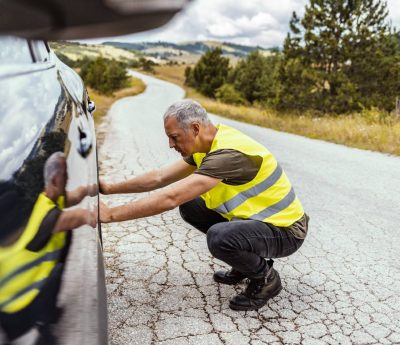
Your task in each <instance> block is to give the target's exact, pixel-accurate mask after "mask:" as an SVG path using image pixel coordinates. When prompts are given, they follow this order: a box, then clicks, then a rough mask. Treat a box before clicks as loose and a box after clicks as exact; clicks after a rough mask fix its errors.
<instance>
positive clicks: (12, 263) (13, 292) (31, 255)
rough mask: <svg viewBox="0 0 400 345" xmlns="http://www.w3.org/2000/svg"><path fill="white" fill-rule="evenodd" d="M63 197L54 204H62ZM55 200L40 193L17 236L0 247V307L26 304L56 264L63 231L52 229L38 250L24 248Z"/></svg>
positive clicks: (5, 309)
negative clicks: (8, 244) (13, 240)
mask: <svg viewBox="0 0 400 345" xmlns="http://www.w3.org/2000/svg"><path fill="white" fill-rule="evenodd" d="M63 199H64V198H62V197H61V198H59V200H57V204H58V206H59V207H63V206H64V205H63V204H64V200H63ZM55 206H56V204H55V203H54V202H53V201H52V200H50V199H49V198H47V196H46V195H45V194H44V193H41V194H40V195H39V197H38V199H37V200H36V203H35V205H34V207H33V209H32V212H31V215H30V217H29V220H28V223H27V225H26V227H25V229H24V232H23V233H22V234H21V236H20V237H19V239H18V240H17V241H16V242H15V243H13V244H12V245H11V246H8V247H0V311H2V312H4V313H15V312H18V311H20V310H22V309H23V308H25V307H27V306H28V305H29V304H30V303H31V302H32V301H33V300H34V299H35V298H36V296H37V295H38V294H39V291H40V288H41V287H42V286H43V284H45V283H46V281H47V278H48V277H49V275H50V274H51V272H52V271H53V269H54V267H55V266H56V264H57V262H58V260H59V258H60V255H61V253H62V251H63V248H64V246H65V239H66V235H65V233H64V232H59V233H55V234H53V235H52V236H51V238H50V239H49V241H48V243H47V244H46V245H45V246H44V248H42V249H41V250H40V251H38V252H32V251H30V250H27V249H26V246H27V245H28V243H30V242H31V241H32V239H33V238H34V237H35V236H36V234H37V232H38V230H39V227H40V225H41V223H42V221H43V219H44V217H45V216H46V215H47V214H48V213H49V211H50V210H51V209H53V208H54V207H55Z"/></svg>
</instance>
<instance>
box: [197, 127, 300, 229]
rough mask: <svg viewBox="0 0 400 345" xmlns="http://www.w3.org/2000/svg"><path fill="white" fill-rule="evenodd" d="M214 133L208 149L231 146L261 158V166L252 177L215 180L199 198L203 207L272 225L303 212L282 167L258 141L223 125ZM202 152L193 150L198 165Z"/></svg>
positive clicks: (293, 219)
mask: <svg viewBox="0 0 400 345" xmlns="http://www.w3.org/2000/svg"><path fill="white" fill-rule="evenodd" d="M217 128H218V132H217V134H216V136H215V138H214V140H213V142H212V145H211V149H210V152H213V151H216V150H221V149H232V150H237V151H239V152H242V153H244V154H246V155H248V156H259V157H262V163H261V167H260V169H259V171H258V173H257V175H256V176H255V177H254V179H253V180H251V181H250V182H247V183H245V184H242V185H238V186H232V185H228V184H225V183H223V182H220V183H218V184H217V185H216V186H215V187H214V188H212V189H211V190H210V191H208V192H207V193H205V194H203V195H202V196H201V197H202V198H203V199H204V201H205V203H206V206H207V208H209V209H211V210H214V211H216V212H218V213H219V214H221V215H222V216H223V217H225V218H227V219H228V220H233V219H253V220H259V221H263V222H266V223H270V224H273V225H275V226H281V227H287V226H290V225H292V224H293V223H294V222H296V221H297V220H299V219H300V218H301V217H302V216H303V215H304V210H303V207H302V205H301V203H300V201H299V199H298V198H297V196H296V194H295V192H294V189H293V187H292V185H291V183H290V181H289V179H288V178H287V176H286V174H285V172H284V171H283V169H282V167H281V166H280V165H279V164H278V162H277V161H276V159H275V158H274V156H273V155H272V154H271V153H270V152H269V151H268V150H267V149H266V148H265V147H264V146H263V145H261V144H259V143H258V142H256V141H255V140H253V139H251V138H250V137H248V136H247V135H245V134H243V133H241V132H239V131H238V130H236V129H234V128H231V127H229V126H226V125H222V124H219V125H217ZM205 155H206V154H205V153H195V154H194V155H193V159H194V161H195V162H196V165H197V167H200V165H201V163H202V161H203V158H204V157H205Z"/></svg>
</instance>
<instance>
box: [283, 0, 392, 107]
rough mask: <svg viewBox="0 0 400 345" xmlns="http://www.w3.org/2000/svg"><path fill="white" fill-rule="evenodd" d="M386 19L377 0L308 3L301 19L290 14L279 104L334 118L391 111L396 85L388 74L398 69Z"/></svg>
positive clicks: (313, 0) (384, 4)
mask: <svg viewBox="0 0 400 345" xmlns="http://www.w3.org/2000/svg"><path fill="white" fill-rule="evenodd" d="M387 14H388V11H387V6H386V2H383V1H381V0H310V2H309V5H307V6H306V10H305V14H304V17H303V19H302V20H300V19H299V18H298V17H297V15H296V13H293V15H292V19H291V21H290V31H291V32H290V33H289V34H288V36H287V38H286V40H285V43H284V50H283V60H282V64H281V66H280V68H279V81H280V88H279V92H278V97H277V101H278V105H279V106H280V107H284V108H312V109H316V110H319V111H322V112H335V113H343V112H348V111H352V110H360V109H361V108H363V107H372V106H378V107H381V108H384V109H389V108H390V107H393V104H394V95H395V94H396V93H398V92H399V90H400V81H399V80H398V79H397V80H394V79H395V78H394V76H390V73H394V75H398V72H397V70H398V69H399V68H400V67H399V64H398V61H399V60H398V54H397V53H396V49H397V48H396V45H397V43H396V40H395V39H393V37H394V36H393V32H392V29H391V27H390V25H389V24H388V23H387V22H386V19H387ZM388 80H390V85H391V90H385V87H384V85H385V84H386V82H387V81H388Z"/></svg>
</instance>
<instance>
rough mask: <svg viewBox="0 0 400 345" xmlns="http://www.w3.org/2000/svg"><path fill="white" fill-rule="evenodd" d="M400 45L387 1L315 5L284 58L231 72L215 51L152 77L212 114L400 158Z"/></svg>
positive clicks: (324, 0) (255, 60)
mask: <svg viewBox="0 0 400 345" xmlns="http://www.w3.org/2000/svg"><path fill="white" fill-rule="evenodd" d="M399 43H400V35H399V33H398V32H396V31H395V30H394V29H393V28H391V26H390V24H388V22H387V7H386V3H385V2H383V1H381V0H360V1H355V2H352V3H351V6H349V4H348V1H345V0H339V1H337V0H310V2H309V4H308V5H307V7H306V11H305V14H304V17H303V18H302V19H300V18H298V17H297V15H296V13H293V16H292V19H291V22H290V32H289V33H288V36H287V38H286V40H285V42H284V44H283V47H284V48H283V50H282V51H279V50H276V51H275V52H274V53H273V54H270V55H268V56H265V55H263V54H261V53H260V52H258V51H255V52H252V53H251V54H249V55H248V56H247V57H246V58H245V59H242V60H241V61H240V62H239V63H237V64H236V65H235V66H230V65H229V60H228V59H227V58H226V57H224V56H223V54H222V51H221V49H219V48H216V49H212V50H209V51H208V52H206V53H205V54H204V55H203V56H202V57H201V58H200V60H199V61H198V62H197V63H196V64H195V65H191V66H186V67H183V66H155V67H154V70H155V73H156V75H157V76H158V77H161V78H164V79H166V80H169V81H172V82H175V83H177V84H179V85H181V86H183V87H184V88H185V89H186V91H187V97H190V98H193V99H196V100H198V101H199V102H200V103H201V104H202V105H203V106H205V108H206V109H207V111H209V112H212V113H217V114H221V115H223V116H227V117H230V118H234V119H237V120H241V121H245V122H250V123H254V124H257V125H261V126H265V127H270V128H274V129H278V130H282V131H286V132H292V133H296V134H300V135H304V136H308V137H311V138H318V139H323V140H328V141H331V142H335V143H339V144H345V145H348V146H353V147H358V148H363V149H370V150H375V151H381V152H386V153H391V154H396V155H400V116H399V111H400V106H399V101H398V97H399V96H400V48H399Z"/></svg>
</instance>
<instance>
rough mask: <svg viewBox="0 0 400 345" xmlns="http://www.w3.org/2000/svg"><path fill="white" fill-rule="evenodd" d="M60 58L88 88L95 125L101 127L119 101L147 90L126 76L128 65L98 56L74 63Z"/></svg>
mask: <svg viewBox="0 0 400 345" xmlns="http://www.w3.org/2000/svg"><path fill="white" fill-rule="evenodd" d="M57 56H58V58H59V59H60V60H61V61H63V62H64V63H65V64H67V65H69V66H70V67H72V68H74V69H75V70H76V71H77V72H78V73H79V75H80V76H81V78H82V79H83V81H84V82H85V85H86V86H87V90H88V93H89V97H90V98H91V99H92V100H93V101H94V103H95V104H96V111H95V112H94V120H95V123H96V124H98V123H100V121H101V119H102V117H103V116H104V115H105V114H106V113H107V111H108V109H109V108H110V107H111V105H112V104H113V103H114V102H115V101H117V100H118V99H120V98H123V97H128V96H135V95H137V94H139V93H142V92H143V91H144V90H145V89H146V85H145V84H144V83H143V81H142V80H141V79H139V78H134V77H130V76H129V75H128V74H127V67H128V66H130V65H128V64H127V63H123V62H120V61H117V60H115V59H106V58H104V57H102V56H98V57H97V58H95V59H90V58H88V57H84V58H82V59H79V60H76V61H74V60H72V59H70V58H69V57H68V56H66V55H64V54H62V53H60V52H59V53H57Z"/></svg>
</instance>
